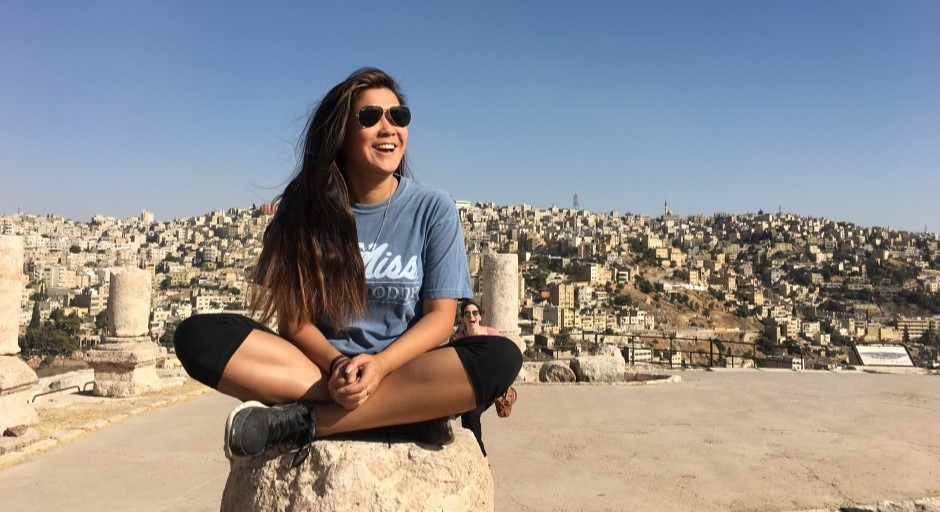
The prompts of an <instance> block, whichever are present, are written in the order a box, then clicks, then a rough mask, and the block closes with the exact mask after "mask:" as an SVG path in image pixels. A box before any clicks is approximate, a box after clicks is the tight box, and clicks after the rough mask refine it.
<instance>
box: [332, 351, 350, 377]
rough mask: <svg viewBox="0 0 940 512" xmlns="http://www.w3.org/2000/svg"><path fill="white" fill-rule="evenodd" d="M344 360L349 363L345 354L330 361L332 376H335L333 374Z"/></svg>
mask: <svg viewBox="0 0 940 512" xmlns="http://www.w3.org/2000/svg"><path fill="white" fill-rule="evenodd" d="M344 360H345V361H349V358H348V357H346V356H345V355H343V354H340V355H338V356H336V357H334V358H333V360H332V361H330V376H333V372H334V371H336V367H337V366H339V363H340V362H342V361H344Z"/></svg>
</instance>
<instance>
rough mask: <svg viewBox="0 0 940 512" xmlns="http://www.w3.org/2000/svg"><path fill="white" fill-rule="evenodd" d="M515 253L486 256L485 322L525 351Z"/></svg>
mask: <svg viewBox="0 0 940 512" xmlns="http://www.w3.org/2000/svg"><path fill="white" fill-rule="evenodd" d="M517 258H518V256H516V255H515V254H487V255H486V256H484V257H483V282H482V288H483V310H484V311H485V312H486V323H487V325H489V326H490V327H492V328H494V329H496V330H497V331H499V332H500V333H502V334H503V336H505V337H507V338H509V339H511V340H512V341H514V342H515V343H516V345H517V346H518V347H519V351H520V352H525V342H524V341H522V337H520V336H519V260H518V259H517Z"/></svg>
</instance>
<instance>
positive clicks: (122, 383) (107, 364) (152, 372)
mask: <svg viewBox="0 0 940 512" xmlns="http://www.w3.org/2000/svg"><path fill="white" fill-rule="evenodd" d="M160 354H161V352H160V347H159V346H157V344H156V343H152V342H149V341H148V342H145V343H143V342H131V343H102V344H101V345H98V347H97V348H96V349H95V350H90V351H89V352H88V356H87V358H86V360H87V361H88V364H89V365H90V366H91V367H92V368H93V369H94V370H95V390H94V394H95V396H107V397H113V398H126V397H130V396H137V395H140V394H143V393H148V392H150V391H156V390H158V389H162V388H163V382H162V381H161V380H160V377H159V376H158V375H157V366H156V361H157V358H158V357H159V356H160Z"/></svg>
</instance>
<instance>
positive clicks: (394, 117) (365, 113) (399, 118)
mask: <svg viewBox="0 0 940 512" xmlns="http://www.w3.org/2000/svg"><path fill="white" fill-rule="evenodd" d="M386 112H388V118H389V120H390V121H391V122H392V124H394V125H395V126H400V127H402V128H404V127H406V126H408V123H410V122H411V109H409V108H408V107H406V106H404V105H396V106H394V107H388V110H385V109H384V108H382V107H380V106H378V105H366V106H364V107H362V108H361V109H359V114H358V115H357V116H356V117H357V118H358V119H359V125H360V126H362V127H363V128H369V127H370V126H375V123H378V122H379V120H380V119H382V116H383V115H385V113H386Z"/></svg>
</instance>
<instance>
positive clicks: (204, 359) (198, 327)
mask: <svg viewBox="0 0 940 512" xmlns="http://www.w3.org/2000/svg"><path fill="white" fill-rule="evenodd" d="M254 329H258V330H261V331H264V332H267V333H270V334H274V335H277V333H275V332H274V331H272V330H271V329H269V328H267V327H265V326H264V325H262V324H261V323H259V322H257V321H255V320H252V319H250V318H248V317H245V316H242V315H235V314H230V313H213V314H206V315H196V316H192V317H189V318H187V319H186V320H184V321H183V322H182V323H181V324H180V325H179V326H178V327H177V328H176V335H175V337H174V338H173V344H174V345H175V346H176V357H178V358H179V360H180V363H182V365H183V368H185V369H186V372H187V373H189V375H190V376H191V377H192V378H194V379H196V380H198V381H199V382H201V383H203V384H205V385H207V386H209V387H211V388H214V389H218V387H219V379H221V378H222V372H223V371H225V366H226V365H228V362H229V359H231V358H232V355H234V354H235V351H236V350H238V347H240V346H241V344H242V342H243V341H245V338H247V337H248V335H249V334H250V333H251V331H252V330H254ZM446 347H453V348H454V349H455V350H456V351H457V357H459V358H460V362H461V363H462V364H463V367H464V371H466V372H467V377H469V379H470V383H471V384H472V385H473V392H474V394H475V395H476V401H477V406H480V405H489V404H492V403H493V402H494V401H495V400H496V397H498V396H499V395H501V394H503V393H504V392H505V391H506V390H507V389H508V388H509V386H510V385H511V384H512V382H513V380H515V378H516V375H517V374H518V373H519V369H520V368H522V354H521V353H520V352H519V349H518V347H516V344H515V343H513V342H512V341H510V340H509V339H507V338H504V337H502V336H469V337H466V338H461V339H459V340H456V341H452V342H450V343H448V344H446V345H442V346H440V347H438V348H437V349H435V350H438V349H441V348H446Z"/></svg>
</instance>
